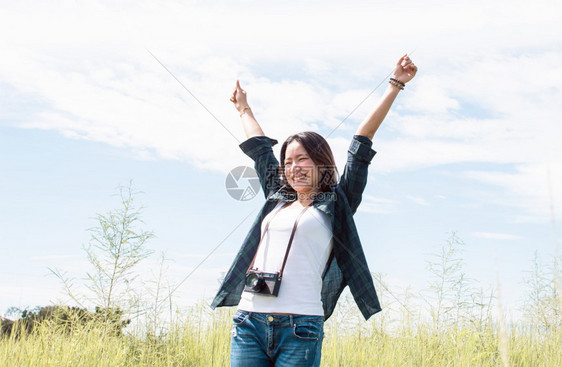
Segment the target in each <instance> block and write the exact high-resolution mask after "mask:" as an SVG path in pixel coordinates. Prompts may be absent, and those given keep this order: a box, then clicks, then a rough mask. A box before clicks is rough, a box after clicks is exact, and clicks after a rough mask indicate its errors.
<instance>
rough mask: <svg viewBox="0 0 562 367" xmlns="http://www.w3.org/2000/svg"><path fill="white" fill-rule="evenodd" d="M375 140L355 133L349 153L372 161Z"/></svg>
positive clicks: (363, 159) (366, 160)
mask: <svg viewBox="0 0 562 367" xmlns="http://www.w3.org/2000/svg"><path fill="white" fill-rule="evenodd" d="M372 146H373V142H372V141H371V139H369V138H368V137H366V136H363V135H354V136H353V140H352V141H351V145H350V146H349V153H351V154H352V155H354V156H355V157H356V158H357V159H360V160H362V161H365V162H368V163H370V162H371V160H372V159H373V157H374V156H375V154H377V152H375V151H374V150H373V149H371V147H372Z"/></svg>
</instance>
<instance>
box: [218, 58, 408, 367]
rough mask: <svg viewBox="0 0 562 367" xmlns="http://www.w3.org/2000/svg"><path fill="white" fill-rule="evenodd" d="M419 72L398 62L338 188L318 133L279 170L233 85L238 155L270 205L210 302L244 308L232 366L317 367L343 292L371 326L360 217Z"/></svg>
mask: <svg viewBox="0 0 562 367" xmlns="http://www.w3.org/2000/svg"><path fill="white" fill-rule="evenodd" d="M416 72H417V67H416V66H415V65H414V64H413V63H412V61H411V60H410V58H409V57H408V56H407V55H404V56H402V57H401V58H400V59H399V60H398V62H397V64H396V67H395V69H394V72H393V78H391V79H390V81H389V86H388V88H387V89H386V91H385V93H384V95H383V96H382V98H381V100H380V101H379V102H378V104H377V105H376V106H375V108H374V109H373V111H372V112H371V113H370V114H369V116H367V118H366V119H365V120H364V121H363V122H362V123H361V124H360V126H359V127H358V129H357V132H356V133H355V136H354V137H353V139H352V142H351V146H350V148H349V151H348V158H347V163H346V166H345V168H344V171H343V172H342V175H341V178H340V179H339V181H338V179H337V172H336V169H335V163H334V158H333V155H332V152H331V150H330V147H329V146H328V143H327V142H326V140H325V139H324V138H322V137H321V136H320V135H318V134H316V133H313V132H303V133H299V134H295V135H292V136H290V137H289V138H288V139H287V140H286V141H285V142H284V144H283V145H282V148H281V157H280V158H281V159H280V162H281V165H282V167H279V166H280V165H279V162H278V161H277V159H276V158H275V156H274V155H273V151H272V146H273V145H274V144H276V143H277V141H276V140H273V139H270V138H268V137H266V135H265V134H264V132H263V130H262V128H261V127H260V125H259V124H258V122H257V121H256V119H255V117H254V115H253V113H252V110H251V108H250V106H249V104H248V100H247V98H246V92H245V91H244V90H243V89H242V88H241V87H240V83H239V82H236V88H235V90H234V92H233V94H232V97H231V98H230V100H231V102H233V103H234V106H235V107H236V109H237V110H238V112H239V113H240V117H241V119H242V124H243V127H244V132H245V133H246V137H247V140H246V141H245V142H243V143H242V144H241V145H240V147H241V149H242V150H243V151H244V153H246V154H247V155H248V156H250V157H251V158H252V159H253V160H254V162H255V168H256V171H257V173H258V176H259V178H260V183H261V186H262V188H263V190H264V193H265V196H266V202H265V204H264V206H263V208H262V210H261V212H260V214H259V215H258V217H257V218H256V221H255V222H254V225H253V226H252V228H251V230H250V232H249V233H248V236H247V237H246V239H245V240H244V243H243V245H242V248H241V250H240V252H239V253H238V255H237V256H236V259H235V260H234V263H233V264H232V266H231V268H230V270H229V272H228V273H227V275H226V277H225V279H224V281H223V284H222V285H221V287H220V289H219V291H218V293H217V295H216V297H215V299H214V301H213V303H212V307H213V308H215V307H220V306H234V305H238V311H237V312H236V314H235V315H234V320H233V321H234V322H233V326H232V344H231V366H245V367H253V366H256V367H258V366H319V365H320V355H321V349H322V338H323V324H324V321H325V320H327V319H328V318H329V317H330V315H331V314H332V312H333V311H334V308H335V306H336V303H337V300H338V298H339V296H340V294H341V292H342V291H343V289H344V288H345V287H346V286H349V287H350V291H351V293H352V295H353V297H354V299H355V302H356V303H357V306H358V307H359V309H360V311H361V312H362V314H363V316H364V317H365V319H368V318H369V317H370V316H372V315H373V314H374V313H376V312H378V311H380V305H379V301H378V298H377V294H376V292H375V287H374V285H373V280H372V277H371V273H370V271H369V268H368V266H367V262H366V259H365V255H364V253H363V249H362V247H361V243H360V241H359V236H358V234H357V229H356V227H355V223H354V221H353V214H354V213H355V211H356V210H357V207H358V206H359V203H360V202H361V195H362V193H363V190H364V188H365V185H366V183H367V169H368V166H369V164H370V161H371V159H372V158H373V156H374V155H375V151H374V150H372V149H371V145H372V141H371V139H372V138H373V136H374V134H375V132H376V131H377V129H378V127H379V126H380V124H381V123H382V121H383V120H384V118H385V116H386V114H387V113H388V111H389V109H390V107H391V105H392V103H393V102H394V100H395V98H396V96H397V95H398V93H399V92H400V90H402V89H404V86H405V84H406V83H407V82H409V81H410V80H411V79H412V78H413V77H414V76H415V74H416Z"/></svg>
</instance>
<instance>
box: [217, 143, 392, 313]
mask: <svg viewBox="0 0 562 367" xmlns="http://www.w3.org/2000/svg"><path fill="white" fill-rule="evenodd" d="M275 144H277V141H276V140H274V139H270V138H268V137H265V136H257V137H253V138H250V139H248V140H246V141H245V142H243V143H242V144H240V148H241V149H242V151H244V153H246V154H247V155H248V156H249V157H250V158H252V159H253V160H254V162H255V169H256V172H257V174H258V177H259V179H260V184H261V187H262V189H263V191H264V193H265V196H266V202H265V204H264V206H263V207H262V209H261V211H260V213H259V215H258V217H257V218H256V220H255V221H254V224H253V225H252V228H251V229H250V232H249V233H248V235H247V236H246V238H245V240H244V243H243V244H242V247H241V249H240V251H239V252H238V254H237V256H236V258H235V259H234V263H233V264H232V266H231V267H230V270H229V271H228V273H227V274H226V276H225V278H224V281H223V283H222V285H221V287H220V288H219V291H218V293H217V295H216V296H215V299H214V300H213V303H212V304H211V307H212V308H213V309H214V308H215V307H222V306H236V305H238V303H239V302H240V297H241V294H242V291H243V289H244V280H245V277H246V271H247V270H248V267H249V266H250V263H251V261H252V259H253V258H254V255H255V253H256V251H257V248H258V245H259V241H260V237H261V223H262V220H263V219H264V217H265V216H266V215H267V214H268V213H270V212H271V211H272V210H273V209H274V208H275V206H276V205H277V203H278V202H279V200H282V201H292V200H295V198H294V196H293V197H291V195H289V194H287V193H286V191H284V190H283V187H282V184H281V181H280V178H279V174H278V172H279V162H278V161H277V159H276V158H275V156H274V154H273V150H272V147H273V145H275ZM371 146H372V142H371V140H370V139H369V138H367V137H365V136H361V135H355V136H354V137H353V140H352V142H351V145H350V147H349V150H348V156H347V163H346V165H345V168H344V171H343V174H342V175H341V178H340V180H339V182H338V184H337V185H336V186H335V187H334V189H333V194H332V195H324V197H319V198H317V200H315V201H314V202H313V204H312V205H314V207H316V208H317V209H318V210H321V211H323V212H324V213H326V214H327V215H328V216H330V218H331V222H332V236H333V237H332V238H333V250H332V254H331V256H330V258H329V260H328V263H327V265H326V270H325V271H324V273H323V275H322V295H321V296H322V304H323V307H324V318H325V319H326V320H327V319H328V318H329V317H330V316H331V315H332V313H333V312H334V308H335V307H336V303H337V301H338V298H339V297H340V295H341V293H342V291H343V290H344V288H345V287H346V286H348V285H349V288H350V290H351V294H352V295H353V298H354V299H355V302H356V303H357V306H358V307H359V309H360V310H361V313H362V314H363V316H364V317H365V319H368V318H369V317H371V316H372V315H373V314H375V313H376V312H379V311H380V310H381V308H380V304H379V300H378V298H377V293H376V291H375V286H374V284H373V279H372V276H371V273H370V271H369V268H368V266H367V260H366V259H365V254H364V253H363V248H362V247H361V242H360V240H359V234H358V233H357V228H356V227H355V222H354V220H353V214H354V213H355V211H356V210H357V207H358V206H359V203H360V202H361V196H362V194H363V190H364V188H365V185H366V183H367V171H368V167H369V164H370V162H371V160H372V159H373V157H374V156H375V151H374V150H372V149H371Z"/></svg>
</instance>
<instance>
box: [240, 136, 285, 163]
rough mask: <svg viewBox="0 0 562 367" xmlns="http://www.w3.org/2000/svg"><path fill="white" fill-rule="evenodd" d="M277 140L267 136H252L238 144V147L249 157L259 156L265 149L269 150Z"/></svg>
mask: <svg viewBox="0 0 562 367" xmlns="http://www.w3.org/2000/svg"><path fill="white" fill-rule="evenodd" d="M277 143H278V142H277V140H275V139H270V138H268V137H267V136H253V137H251V138H249V139H248V140H246V141H244V142H242V144H240V145H239V147H240V149H242V151H243V152H244V154H246V155H247V156H249V157H250V158H252V159H253V158H255V157H259V156H260V155H261V154H263V153H264V152H266V151H269V150H270V149H271V148H272V147H273V146H274V145H275V144H277Z"/></svg>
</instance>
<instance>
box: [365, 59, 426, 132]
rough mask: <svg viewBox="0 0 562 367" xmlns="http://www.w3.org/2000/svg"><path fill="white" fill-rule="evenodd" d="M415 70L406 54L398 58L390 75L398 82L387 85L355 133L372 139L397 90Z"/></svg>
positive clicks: (401, 87) (412, 75)
mask: <svg viewBox="0 0 562 367" xmlns="http://www.w3.org/2000/svg"><path fill="white" fill-rule="evenodd" d="M417 71H418V68H417V66H416V65H414V63H413V62H412V60H410V58H409V57H408V55H404V56H402V57H401V58H400V59H399V60H398V62H397V63H396V67H395V68H394V72H393V76H392V78H393V79H394V80H397V81H398V82H392V83H390V84H389V85H388V87H387V88H386V91H385V92H384V94H383V96H382V98H381V99H380V100H379V102H378V104H377V105H376V106H375V108H374V109H373V111H372V112H371V113H370V114H369V115H368V116H367V118H366V119H365V120H363V122H362V123H361V125H359V127H358V128H357V132H356V133H355V135H362V136H366V137H368V138H369V139H371V140H372V139H373V136H375V133H376V132H377V130H378V128H379V126H381V124H382V122H383V120H384V118H385V117H386V114H387V113H388V111H389V110H390V106H392V103H394V100H395V99H396V96H398V92H400V91H401V90H402V89H404V85H405V84H406V83H408V82H409V81H410V80H412V78H413V77H414V76H415V75H416V72H417ZM400 84H402V85H400Z"/></svg>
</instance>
